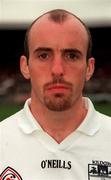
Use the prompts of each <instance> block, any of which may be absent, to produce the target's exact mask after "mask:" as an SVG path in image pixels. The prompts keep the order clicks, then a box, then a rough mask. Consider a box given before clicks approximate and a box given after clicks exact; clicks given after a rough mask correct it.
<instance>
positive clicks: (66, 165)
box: [41, 159, 71, 170]
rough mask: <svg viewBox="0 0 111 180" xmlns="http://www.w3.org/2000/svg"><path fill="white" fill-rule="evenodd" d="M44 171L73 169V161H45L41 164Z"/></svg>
mask: <svg viewBox="0 0 111 180" xmlns="http://www.w3.org/2000/svg"><path fill="white" fill-rule="evenodd" d="M41 167H42V169H45V168H63V169H68V170H69V169H71V161H63V160H56V159H52V160H43V161H42V162H41Z"/></svg>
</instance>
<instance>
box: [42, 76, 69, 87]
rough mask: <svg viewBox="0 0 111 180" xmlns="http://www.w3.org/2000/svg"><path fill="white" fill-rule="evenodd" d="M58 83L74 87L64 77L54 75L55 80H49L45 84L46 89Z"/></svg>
mask: <svg viewBox="0 0 111 180" xmlns="http://www.w3.org/2000/svg"><path fill="white" fill-rule="evenodd" d="M57 84H62V85H64V86H67V87H69V88H72V83H70V82H67V81H65V80H64V79H63V77H58V76H56V77H53V80H52V81H51V82H48V83H46V84H45V85H44V89H47V88H48V87H50V86H53V85H57Z"/></svg>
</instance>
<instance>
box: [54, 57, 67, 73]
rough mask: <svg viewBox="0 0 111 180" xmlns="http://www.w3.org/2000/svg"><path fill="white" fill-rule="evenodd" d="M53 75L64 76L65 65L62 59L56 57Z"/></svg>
mask: <svg viewBox="0 0 111 180" xmlns="http://www.w3.org/2000/svg"><path fill="white" fill-rule="evenodd" d="M52 75H54V76H63V75H64V63H63V60H62V58H61V57H56V58H54V60H53V63H52Z"/></svg>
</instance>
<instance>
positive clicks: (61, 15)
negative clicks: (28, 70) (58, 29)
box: [24, 9, 92, 61]
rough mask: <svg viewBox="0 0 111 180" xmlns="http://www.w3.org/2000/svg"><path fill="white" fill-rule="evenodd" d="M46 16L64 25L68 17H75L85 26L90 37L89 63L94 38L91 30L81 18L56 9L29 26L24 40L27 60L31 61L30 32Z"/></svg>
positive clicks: (87, 57)
mask: <svg viewBox="0 0 111 180" xmlns="http://www.w3.org/2000/svg"><path fill="white" fill-rule="evenodd" d="M46 14H48V15H49V16H48V18H49V19H50V20H52V21H53V22H55V23H63V22H64V21H65V20H66V19H67V18H68V15H72V16H74V17H75V18H76V19H78V20H79V21H80V22H81V24H82V25H83V26H84V28H85V30H86V32H87V35H88V49H87V56H86V59H87V61H88V59H89V58H90V57H91V51H92V37H91V33H90V31H89V28H88V27H87V26H86V24H85V23H84V22H83V21H82V20H81V19H80V18H79V17H77V16H76V15H74V14H72V13H70V12H68V11H66V10H63V9H55V10H52V11H48V12H46V13H45V14H43V15H41V16H39V17H38V18H37V19H35V21H33V22H32V24H31V25H30V26H29V28H28V29H27V31H26V34H25V40H24V55H25V56H26V57H27V59H29V33H30V30H31V28H32V26H33V25H34V24H35V22H36V21H38V19H40V18H41V17H42V16H44V15H46Z"/></svg>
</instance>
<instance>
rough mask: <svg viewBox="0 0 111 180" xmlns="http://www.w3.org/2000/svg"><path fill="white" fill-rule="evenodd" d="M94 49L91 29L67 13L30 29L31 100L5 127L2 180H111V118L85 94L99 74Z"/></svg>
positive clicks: (24, 63)
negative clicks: (10, 179) (6, 179)
mask: <svg viewBox="0 0 111 180" xmlns="http://www.w3.org/2000/svg"><path fill="white" fill-rule="evenodd" d="M91 43H92V42H91V35H90V32H89V30H88V28H87V27H86V25H85V24H84V23H83V22H82V21H81V20H80V19H79V18H78V17H76V16H75V15H73V14H71V13H70V12H67V11H65V10H52V11H50V12H47V13H46V14H43V15H42V16H40V17H39V18H37V19H36V20H35V21H34V22H33V23H32V25H31V26H30V27H29V29H28V31H27V33H26V37H25V54H24V55H23V56H21V59H20V69H21V72H22V74H23V76H24V77H25V78H26V79H30V82H31V87H32V88H31V99H28V100H27V101H26V103H25V106H24V108H23V109H22V110H21V111H19V112H18V113H16V114H15V115H13V116H11V117H9V118H8V119H7V120H4V121H2V123H1V125H0V138H1V141H0V144H1V146H0V151H1V152H0V171H1V173H2V174H1V179H3V178H4V176H7V174H8V173H9V172H11V173H12V174H13V175H14V176H15V178H16V179H17V178H18V179H23V180H40V179H47V180H57V179H58V180H63V179H64V180H87V179H96V180H97V179H102V178H104V179H107V178H111V153H110V147H111V118H110V117H108V116H105V115H103V114H100V113H99V112H97V111H96V110H95V109H94V107H93V104H92V102H91V101H90V100H89V99H88V98H85V97H83V93H82V92H83V88H84V84H85V82H86V81H88V80H89V79H90V78H91V76H92V74H93V72H94V63H95V60H94V58H93V57H91Z"/></svg>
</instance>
